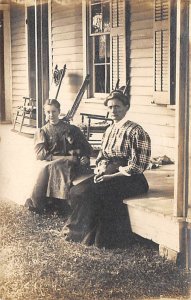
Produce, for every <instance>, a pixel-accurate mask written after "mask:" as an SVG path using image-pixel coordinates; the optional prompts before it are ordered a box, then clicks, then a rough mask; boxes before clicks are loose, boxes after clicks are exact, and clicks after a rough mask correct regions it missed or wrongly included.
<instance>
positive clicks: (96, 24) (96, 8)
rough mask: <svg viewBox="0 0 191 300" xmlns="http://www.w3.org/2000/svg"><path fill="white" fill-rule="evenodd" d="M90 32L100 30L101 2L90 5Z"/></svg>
mask: <svg viewBox="0 0 191 300" xmlns="http://www.w3.org/2000/svg"><path fill="white" fill-rule="evenodd" d="M91 10H92V19H91V33H98V32H102V11H101V4H97V5H92V7H91Z"/></svg>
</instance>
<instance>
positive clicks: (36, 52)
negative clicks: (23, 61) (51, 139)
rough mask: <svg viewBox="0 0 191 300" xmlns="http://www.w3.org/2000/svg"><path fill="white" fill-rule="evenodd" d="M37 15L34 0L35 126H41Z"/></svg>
mask: <svg viewBox="0 0 191 300" xmlns="http://www.w3.org/2000/svg"><path fill="white" fill-rule="evenodd" d="M37 26H38V16H37V0H35V64H36V66H35V70H36V74H35V77H36V97H35V98H36V102H37V104H36V122H37V124H36V126H37V128H39V127H41V124H40V123H41V122H40V120H39V117H40V115H41V114H40V101H39V92H38V27H37Z"/></svg>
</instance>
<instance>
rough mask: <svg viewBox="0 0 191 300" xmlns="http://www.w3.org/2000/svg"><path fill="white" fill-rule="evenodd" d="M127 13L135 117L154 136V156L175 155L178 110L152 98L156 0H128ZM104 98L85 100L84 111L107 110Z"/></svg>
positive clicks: (128, 70) (128, 64) (128, 58)
mask: <svg viewBox="0 0 191 300" xmlns="http://www.w3.org/2000/svg"><path fill="white" fill-rule="evenodd" d="M127 3H128V5H127V7H128V8H127V9H128V10H127V14H128V16H129V17H130V29H129V31H127V48H129V49H127V73H128V75H129V76H130V85H131V87H130V95H131V108H130V111H129V112H128V114H129V118H130V119H131V120H132V121H135V122H138V123H139V124H141V125H142V126H143V127H144V128H145V130H147V131H148V133H149V134H150V136H151V139H152V156H158V155H168V156H169V157H170V158H172V159H174V143H175V110H174V109H172V107H171V108H169V107H167V106H165V105H157V104H155V103H154V99H153V82H154V79H153V75H154V56H153V52H154V49H153V47H154V45H153V18H154V12H153V5H154V0H149V1H145V0H140V1H134V0H128V1H127ZM101 103H103V100H101V101H100V99H97V100H96V99H90V100H88V99H87V100H85V101H84V102H83V103H82V104H81V107H80V110H81V111H83V112H91V113H92V112H94V113H98V114H105V113H106V112H105V111H106V110H105V108H104V106H103V105H102V104H101Z"/></svg>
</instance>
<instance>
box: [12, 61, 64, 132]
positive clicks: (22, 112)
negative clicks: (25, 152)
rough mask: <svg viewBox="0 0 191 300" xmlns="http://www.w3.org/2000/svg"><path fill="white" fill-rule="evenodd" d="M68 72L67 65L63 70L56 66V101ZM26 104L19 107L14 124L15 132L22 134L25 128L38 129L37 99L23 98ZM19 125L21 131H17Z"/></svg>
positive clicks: (54, 74) (54, 79) (54, 77)
mask: <svg viewBox="0 0 191 300" xmlns="http://www.w3.org/2000/svg"><path fill="white" fill-rule="evenodd" d="M65 72H66V64H65V65H64V67H63V69H60V70H59V69H58V66H57V65H56V67H55V69H54V73H53V81H54V84H55V86H56V87H57V89H56V95H55V97H54V99H57V97H58V94H59V90H60V87H61V84H62V80H63V78H64V76H65ZM23 99H24V103H23V105H22V106H18V108H17V112H16V116H15V120H14V123H13V129H12V130H13V131H14V132H15V131H16V132H17V131H18V132H19V133H21V132H22V128H23V126H25V127H32V128H35V127H36V99H34V98H31V97H23ZM17 124H19V125H20V126H19V129H18V130H16V129H15V128H16V125H17Z"/></svg>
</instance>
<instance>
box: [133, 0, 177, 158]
mask: <svg viewBox="0 0 191 300" xmlns="http://www.w3.org/2000/svg"><path fill="white" fill-rule="evenodd" d="M129 4H130V49H129V55H130V66H129V67H130V68H129V70H130V78H131V89H130V94H131V110H130V111H129V116H130V118H131V119H132V120H134V121H135V122H138V123H140V124H141V125H143V127H144V128H145V129H146V130H147V131H148V133H149V134H150V136H151V139H152V149H153V156H157V155H164V154H166V155H168V156H170V158H174V141H175V139H174V137H175V118H174V115H175V111H174V110H171V109H169V108H167V107H166V106H160V105H156V104H155V103H153V102H154V99H153V82H154V80H153V74H154V57H153V47H154V45H153V18H154V13H153V5H154V0H153V1H133V0H130V1H129Z"/></svg>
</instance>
